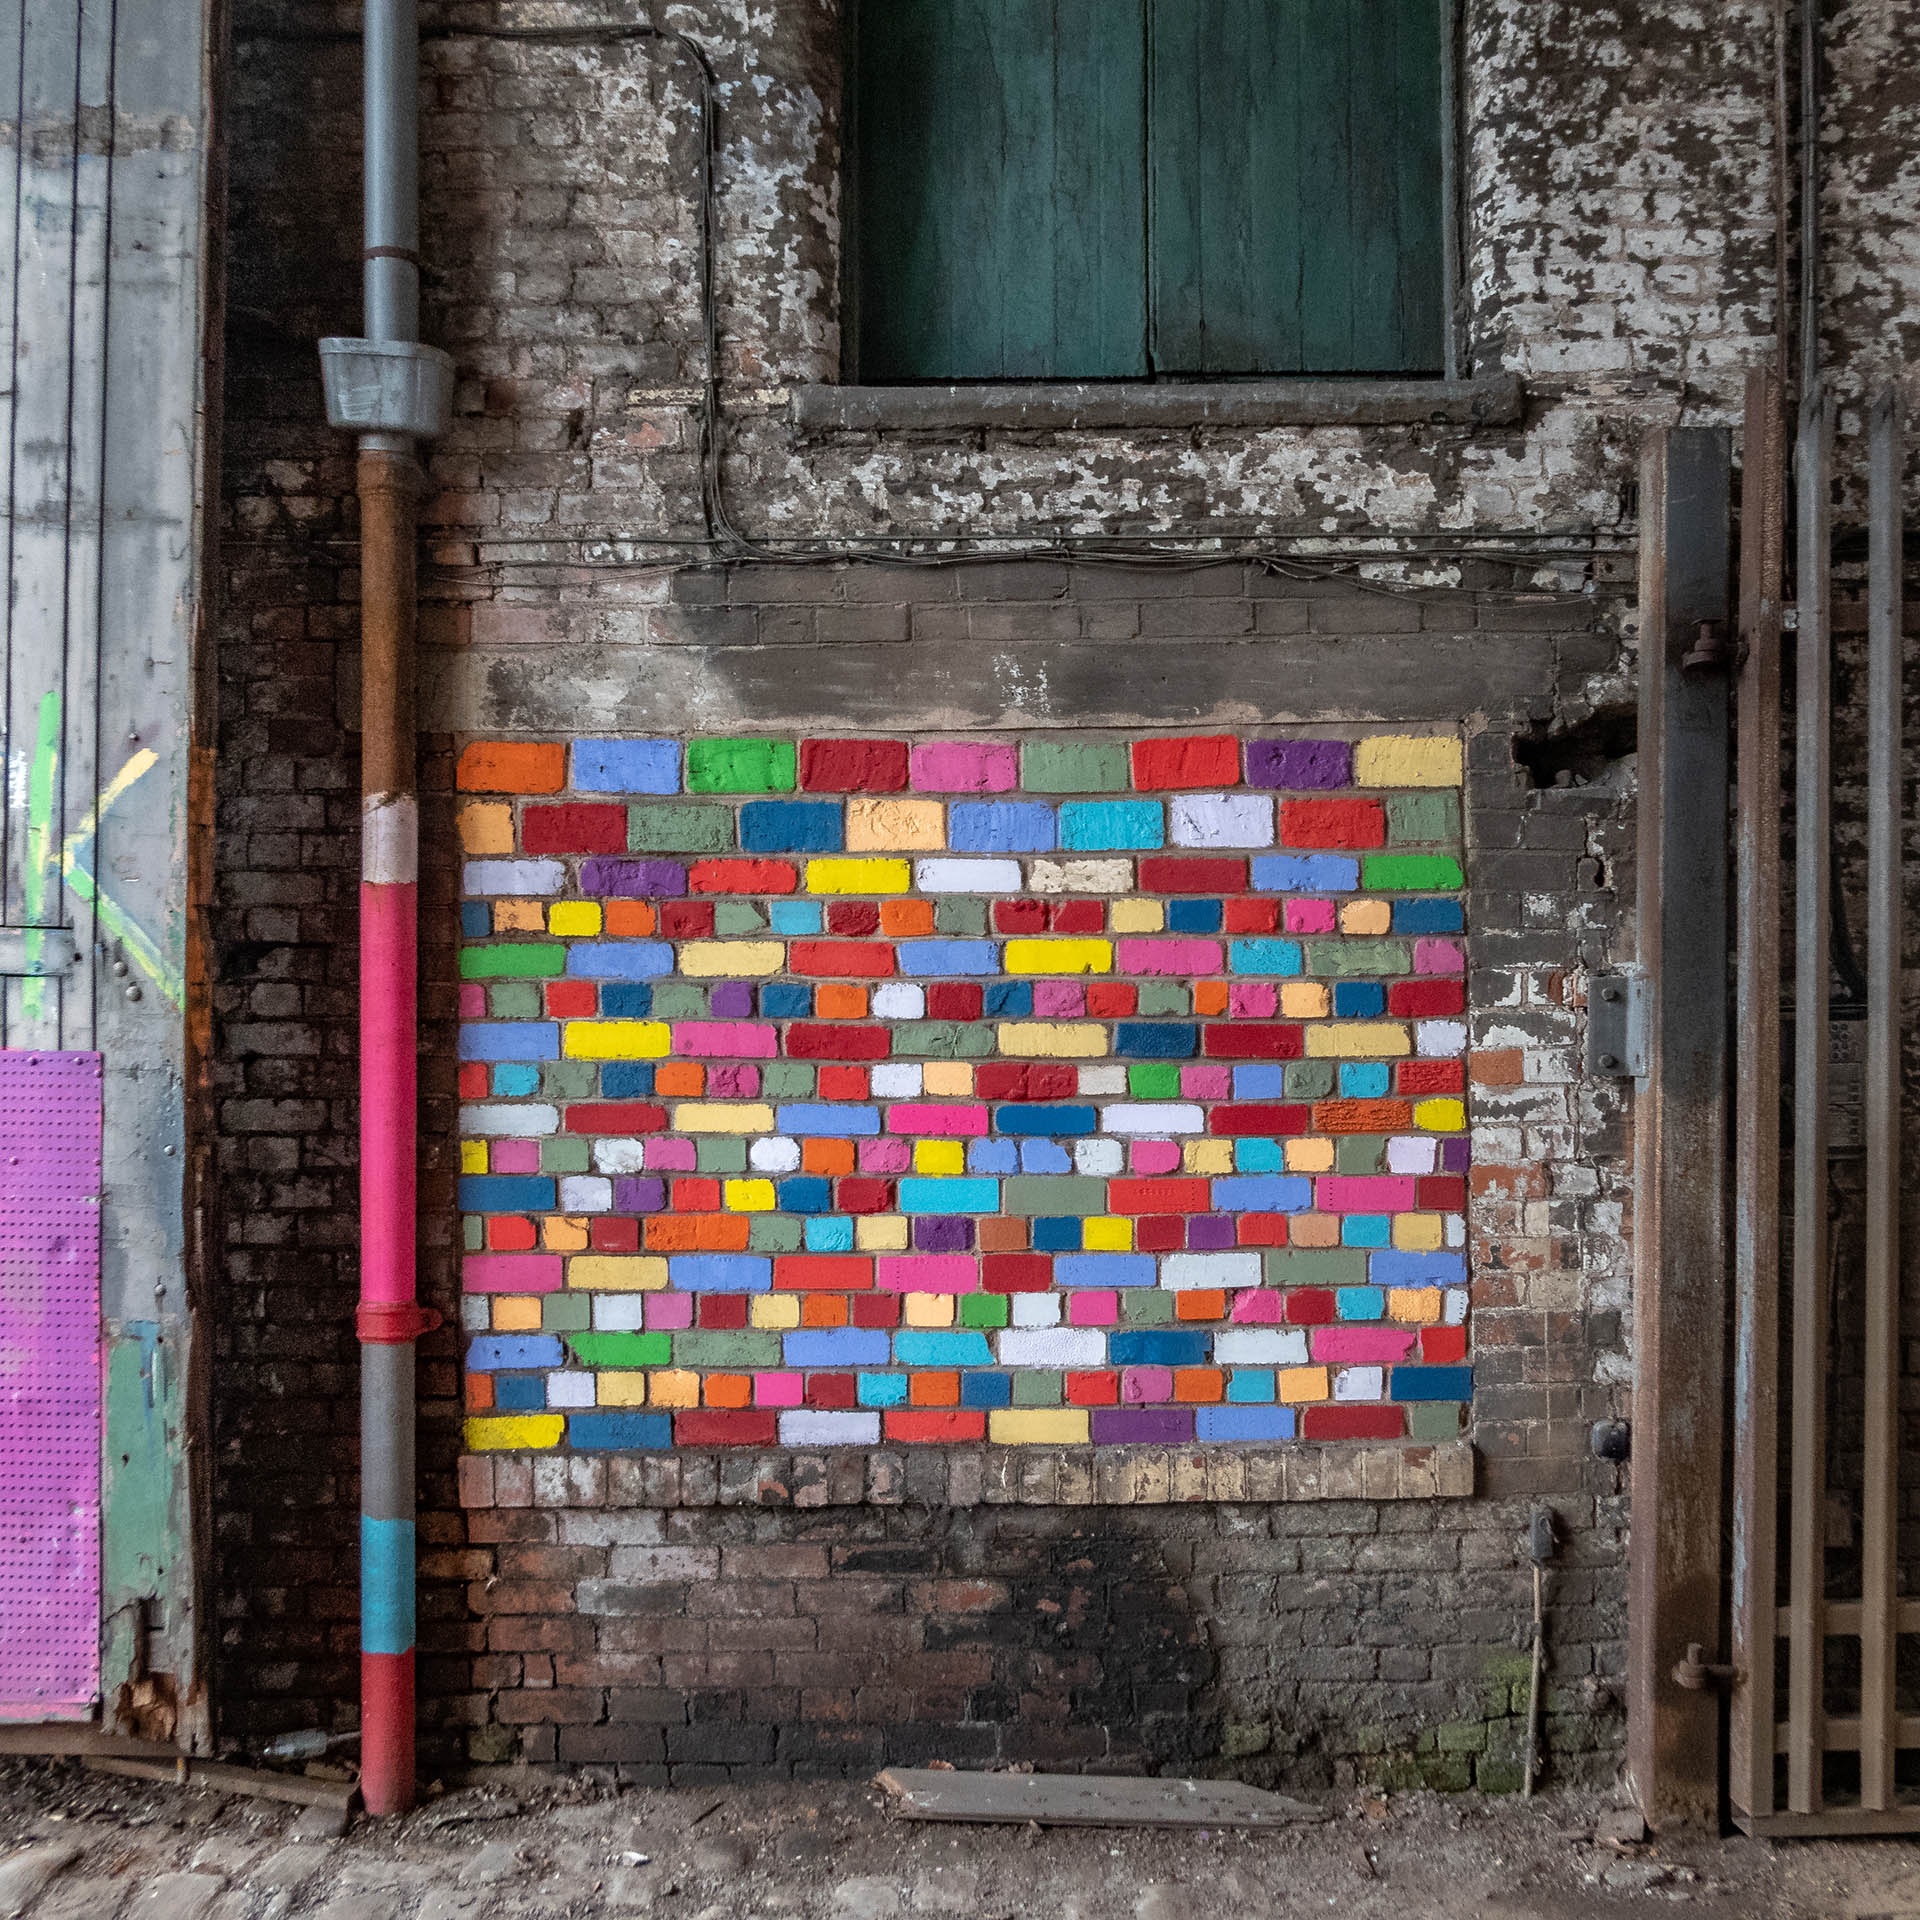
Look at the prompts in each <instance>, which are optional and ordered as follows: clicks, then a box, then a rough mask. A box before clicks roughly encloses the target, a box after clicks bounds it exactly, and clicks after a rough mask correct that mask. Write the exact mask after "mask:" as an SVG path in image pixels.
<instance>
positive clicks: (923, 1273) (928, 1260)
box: [874, 1253, 980, 1293]
mask: <svg viewBox="0 0 1920 1920" xmlns="http://www.w3.org/2000/svg"><path fill="white" fill-rule="evenodd" d="M874 1269H875V1273H874V1278H875V1280H876V1281H877V1282H878V1284H879V1285H880V1286H882V1287H884V1288H885V1289H886V1291H887V1292H889V1293H978V1292H979V1290H980V1265H979V1262H978V1261H976V1260H975V1259H974V1258H973V1257H972V1255H971V1254H965V1253H896V1254H882V1255H881V1256H880V1258H879V1259H878V1260H876V1261H875V1262H874Z"/></svg>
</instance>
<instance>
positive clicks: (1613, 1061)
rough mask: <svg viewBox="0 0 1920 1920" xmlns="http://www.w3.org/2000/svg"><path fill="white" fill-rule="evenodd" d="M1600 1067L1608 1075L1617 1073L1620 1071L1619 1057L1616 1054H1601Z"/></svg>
mask: <svg viewBox="0 0 1920 1920" xmlns="http://www.w3.org/2000/svg"><path fill="white" fill-rule="evenodd" d="M1600 1065H1601V1067H1602V1068H1603V1069H1604V1070H1605V1071H1606V1072H1608V1073H1618V1072H1619V1071H1620V1056H1619V1055H1618V1054H1616V1053H1603V1054H1602V1055H1601V1056H1600Z"/></svg>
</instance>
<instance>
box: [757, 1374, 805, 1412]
mask: <svg viewBox="0 0 1920 1920" xmlns="http://www.w3.org/2000/svg"><path fill="white" fill-rule="evenodd" d="M805 1384H806V1378H805V1376H804V1375H803V1374H798V1373H756V1374H755V1375H754V1376H753V1404H754V1405H755V1406H756V1407H797V1406H798V1405H799V1404H800V1396H801V1391H802V1389H803V1387H804V1386H805Z"/></svg>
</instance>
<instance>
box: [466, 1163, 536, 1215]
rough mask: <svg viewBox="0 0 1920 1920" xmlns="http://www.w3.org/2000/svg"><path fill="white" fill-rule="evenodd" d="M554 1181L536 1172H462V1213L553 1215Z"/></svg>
mask: <svg viewBox="0 0 1920 1920" xmlns="http://www.w3.org/2000/svg"><path fill="white" fill-rule="evenodd" d="M553 1208H554V1186H553V1182H552V1180H550V1179H548V1178H546V1177H545V1176H543V1175H541V1174H535V1173H463V1174H462V1175H461V1176H460V1211H461V1212H462V1213H551V1212H552V1211H553Z"/></svg>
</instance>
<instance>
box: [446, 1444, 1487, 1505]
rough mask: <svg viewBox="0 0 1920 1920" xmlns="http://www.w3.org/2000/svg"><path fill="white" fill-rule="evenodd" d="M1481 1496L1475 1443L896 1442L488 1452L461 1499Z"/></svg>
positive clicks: (831, 1501) (463, 1466)
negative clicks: (822, 1447)
mask: <svg viewBox="0 0 1920 1920" xmlns="http://www.w3.org/2000/svg"><path fill="white" fill-rule="evenodd" d="M1473 1491H1474V1452H1473V1446H1472V1443H1471V1442H1469V1441H1466V1440H1449V1441H1445V1442H1442V1443H1440V1444H1438V1445H1430V1446H1404V1445H1402V1446H1389V1447H1368V1446H1355V1445H1329V1446H1289V1447H1276V1448H1271V1449H1261V1448H1248V1447H1242V1448H1225V1447H1114V1448H1110V1449H1103V1450H1102V1451H1101V1452H1100V1453H1098V1454H1095V1453H1092V1452H1091V1451H1089V1450H1086V1449H1076V1450H1073V1451H1068V1450H1065V1449H1058V1448H1048V1447H980V1448H933V1447H929V1448H927V1449H925V1450H924V1451H919V1450H916V1451H914V1452H911V1453H907V1452H900V1451H897V1450H891V1449H888V1448H884V1447H883V1448H874V1449H865V1448H851V1447H850V1448H848V1449H846V1451H844V1452H839V1451H835V1452H833V1453H826V1452H785V1451H780V1450H777V1449H776V1450H772V1451H768V1452H758V1451H755V1450H752V1449H749V1448H741V1449H738V1450H737V1451H733V1450H730V1451H727V1452H714V1453H696V1452H687V1453H659V1454H619V1455H610V1456H607V1457H604V1458H599V1457H595V1456H593V1455H591V1454H580V1453H549V1454H528V1453H498V1454H494V1453H483V1454H463V1455H462V1456H461V1458H460V1504H461V1505H462V1506H463V1507H468V1508H494V1507H562V1508H574V1507H588V1508H591V1507H613V1508H629V1507H789V1508H802V1507H854V1506H874V1507H898V1506H928V1507H939V1506H947V1507H974V1506H1029V1507H1055V1506H1060V1507H1092V1506H1101V1507H1130V1506H1165V1505H1172V1504H1175V1503H1179V1502H1185V1501H1211V1500H1220V1501H1262V1502H1279V1501H1309V1500H1446V1499H1461V1498H1466V1497H1468V1496H1470V1495H1471V1494H1472V1493H1473Z"/></svg>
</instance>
